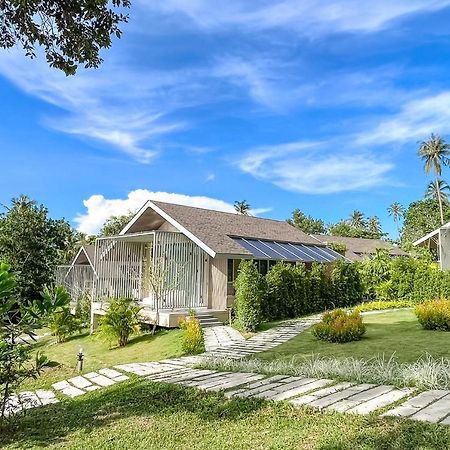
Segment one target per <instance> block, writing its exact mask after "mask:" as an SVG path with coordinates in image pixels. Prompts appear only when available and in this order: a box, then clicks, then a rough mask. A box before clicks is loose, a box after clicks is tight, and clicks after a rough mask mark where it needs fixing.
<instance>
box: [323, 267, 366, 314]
mask: <svg viewBox="0 0 450 450" xmlns="http://www.w3.org/2000/svg"><path fill="white" fill-rule="evenodd" d="M331 292H332V295H333V298H332V299H331V301H332V302H333V303H334V306H335V307H336V308H345V307H348V306H353V305H356V304H358V303H360V302H361V301H362V299H363V295H364V286H363V283H362V279H361V274H360V271H359V265H358V264H357V263H347V262H344V261H336V262H335V263H334V265H333V270H332V272H331Z"/></svg>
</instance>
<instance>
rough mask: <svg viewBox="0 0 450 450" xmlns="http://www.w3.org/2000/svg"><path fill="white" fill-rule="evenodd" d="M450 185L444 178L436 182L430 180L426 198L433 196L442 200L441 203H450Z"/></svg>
mask: <svg viewBox="0 0 450 450" xmlns="http://www.w3.org/2000/svg"><path fill="white" fill-rule="evenodd" d="M449 191H450V186H449V185H448V183H447V182H446V181H444V180H437V181H436V182H434V181H430V183H429V184H428V186H427V190H426V191H425V198H431V199H434V200H439V199H440V200H441V203H442V204H444V203H448V192H449Z"/></svg>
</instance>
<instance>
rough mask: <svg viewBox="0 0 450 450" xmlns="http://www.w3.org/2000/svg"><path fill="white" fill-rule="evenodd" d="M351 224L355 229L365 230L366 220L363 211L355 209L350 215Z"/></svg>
mask: <svg viewBox="0 0 450 450" xmlns="http://www.w3.org/2000/svg"><path fill="white" fill-rule="evenodd" d="M349 223H350V225H351V226H352V227H354V228H365V226H366V220H365V218H364V214H363V213H362V212H361V211H358V210H357V209H355V210H354V211H353V212H352V213H351V214H350V219H349Z"/></svg>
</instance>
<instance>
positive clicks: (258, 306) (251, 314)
mask: <svg viewBox="0 0 450 450" xmlns="http://www.w3.org/2000/svg"><path fill="white" fill-rule="evenodd" d="M234 285H235V288H236V295H235V303H234V307H235V312H236V319H237V320H238V321H239V324H240V325H241V326H242V328H243V329H244V330H245V331H255V330H256V328H257V326H258V325H259V324H260V323H261V321H262V319H263V311H262V307H263V299H264V295H265V292H266V283H265V279H264V277H263V276H262V275H261V274H260V273H259V272H258V269H257V267H256V264H255V263H254V262H253V261H250V260H248V261H245V260H243V261H241V263H240V264H239V273H238V276H237V278H236V280H235V283H234Z"/></svg>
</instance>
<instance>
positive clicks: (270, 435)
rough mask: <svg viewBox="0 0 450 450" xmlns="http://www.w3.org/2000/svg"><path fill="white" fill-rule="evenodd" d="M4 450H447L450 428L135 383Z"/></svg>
mask: <svg viewBox="0 0 450 450" xmlns="http://www.w3.org/2000/svg"><path fill="white" fill-rule="evenodd" d="M16 420H17V422H16V427H15V429H14V430H13V431H8V432H6V433H0V447H2V448H4V449H37V448H47V449H53V448H66V449H73V450H75V449H79V450H86V449H95V450H102V449H105V450H106V449H121V450H123V449H125V450H126V449H132V450H139V449H146V450H148V449H157V450H161V449H164V450H166V449H182V448H185V449H212V450H214V449H220V450H224V449H239V450H246V449H279V450H289V449H320V450H336V449H341V450H346V449H348V450H358V449H365V450H369V449H371V450H379V449H398V450H409V449H411V450H413V449H440V450H443V449H447V448H450V428H449V427H445V426H437V425H429V424H424V423H417V422H412V421H406V420H399V419H382V418H376V417H374V416H351V415H344V414H338V413H320V412H318V411H312V410H309V409H294V408H292V407H291V406H289V405H288V404H287V403H284V402H278V403H269V402H265V401H262V400H257V399H233V400H229V399H226V398H224V397H223V396H222V395H221V394H208V393H205V392H202V391H199V390H195V389H192V388H184V387H181V386H170V385H167V384H155V383H151V382H148V381H145V380H136V379H134V380H132V381H130V382H126V383H123V384H121V385H116V386H113V387H111V388H107V389H104V390H101V391H97V392H92V393H88V394H85V395H84V396H81V397H78V398H76V399H74V400H70V401H64V402H62V403H60V404H56V405H49V406H47V407H45V408H43V409H41V410H31V411H29V412H28V413H27V415H25V416H24V417H20V418H17V419H16Z"/></svg>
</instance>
